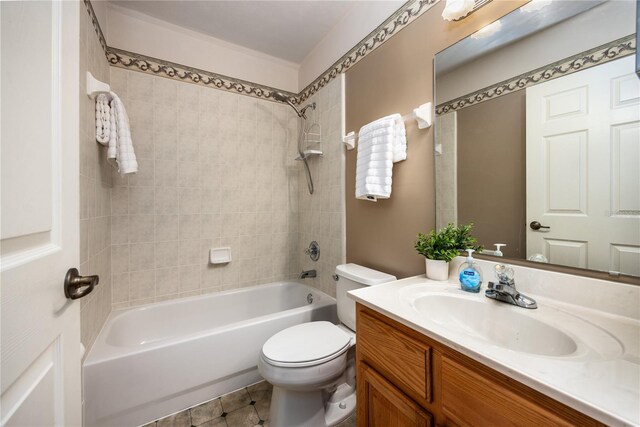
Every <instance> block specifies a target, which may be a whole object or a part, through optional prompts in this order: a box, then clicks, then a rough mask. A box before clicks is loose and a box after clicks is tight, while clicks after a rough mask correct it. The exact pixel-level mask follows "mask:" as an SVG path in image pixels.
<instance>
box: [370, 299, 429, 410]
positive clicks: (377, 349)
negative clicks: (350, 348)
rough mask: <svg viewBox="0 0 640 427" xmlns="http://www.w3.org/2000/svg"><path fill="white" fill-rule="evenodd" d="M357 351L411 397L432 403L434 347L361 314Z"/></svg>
mask: <svg viewBox="0 0 640 427" xmlns="http://www.w3.org/2000/svg"><path fill="white" fill-rule="evenodd" d="M357 329H358V342H357V348H358V351H359V352H362V355H363V356H364V359H365V360H366V361H367V363H369V364H370V365H371V366H373V367H374V368H375V369H376V370H377V371H378V372H380V373H381V374H383V375H384V376H385V377H387V378H389V379H390V380H392V382H394V383H395V384H396V385H397V386H398V387H399V388H401V389H403V390H404V391H405V392H407V393H408V394H415V395H416V396H417V397H419V398H421V399H422V400H424V401H425V402H429V403H430V402H431V382H432V379H431V347H429V346H427V345H425V344H423V343H420V342H418V341H416V340H414V339H412V338H411V337H409V336H407V335H405V334H404V333H402V332H400V331H399V330H397V329H396V328H394V327H392V326H389V325H387V324H386V323H384V322H381V321H380V320H378V319H376V318H374V317H372V316H370V315H368V314H366V313H364V312H362V311H360V312H359V313H358V323H357Z"/></svg>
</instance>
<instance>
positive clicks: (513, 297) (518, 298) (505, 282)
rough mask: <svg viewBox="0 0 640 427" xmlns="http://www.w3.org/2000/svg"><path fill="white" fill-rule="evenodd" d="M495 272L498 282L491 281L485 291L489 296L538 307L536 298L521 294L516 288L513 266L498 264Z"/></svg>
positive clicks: (516, 303) (515, 303) (507, 301)
mask: <svg viewBox="0 0 640 427" xmlns="http://www.w3.org/2000/svg"><path fill="white" fill-rule="evenodd" d="M495 272H496V277H497V278H498V283H497V284H495V283H494V282H489V285H488V287H489V289H487V290H486V291H485V293H484V295H485V296H486V297H487V298H491V299H494V300H496V301H502V302H506V303H508V304H512V305H516V306H518V307H522V308H532V309H533V308H538V304H537V303H536V301H535V300H534V299H532V298H529V297H528V296H526V295H524V294H521V293H520V292H518V290H517V289H516V282H515V280H514V279H513V276H514V272H513V268H511V267H509V266H506V265H504V264H497V265H496V266H495Z"/></svg>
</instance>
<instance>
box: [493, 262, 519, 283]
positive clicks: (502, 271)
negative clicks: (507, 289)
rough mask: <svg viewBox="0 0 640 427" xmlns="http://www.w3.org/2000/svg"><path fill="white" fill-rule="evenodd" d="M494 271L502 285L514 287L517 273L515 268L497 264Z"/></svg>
mask: <svg viewBox="0 0 640 427" xmlns="http://www.w3.org/2000/svg"><path fill="white" fill-rule="evenodd" d="M494 271H495V273H496V278H497V279H498V281H499V282H500V283H502V284H506V285H511V286H513V285H514V276H515V272H514V271H513V268H511V267H510V266H508V265H505V264H496V266H495V267H494Z"/></svg>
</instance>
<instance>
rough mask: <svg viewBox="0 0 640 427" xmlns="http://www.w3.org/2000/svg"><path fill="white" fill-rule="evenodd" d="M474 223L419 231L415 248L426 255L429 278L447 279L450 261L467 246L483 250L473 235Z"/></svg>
mask: <svg viewBox="0 0 640 427" xmlns="http://www.w3.org/2000/svg"><path fill="white" fill-rule="evenodd" d="M472 228H473V224H468V225H460V226H458V227H456V226H455V225H453V224H452V223H449V224H447V226H446V227H444V228H441V229H440V230H438V231H437V232H436V231H435V230H432V231H431V232H430V233H429V234H422V233H418V238H417V240H416V244H415V248H416V251H418V253H419V254H420V255H423V256H424V257H425V264H426V271H427V278H429V279H433V280H447V278H448V277H449V262H450V261H451V260H452V259H454V258H455V257H456V256H458V255H459V254H460V251H462V250H465V249H467V248H472V249H475V250H482V246H478V245H477V243H478V241H477V239H476V238H474V237H473V236H472V235H471V229H472Z"/></svg>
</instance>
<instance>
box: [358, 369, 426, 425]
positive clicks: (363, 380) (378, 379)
mask: <svg viewBox="0 0 640 427" xmlns="http://www.w3.org/2000/svg"><path fill="white" fill-rule="evenodd" d="M358 403H359V404H358V425H359V426H360V427H430V426H431V425H432V424H433V421H432V420H433V418H432V416H431V414H429V413H428V412H426V411H425V410H424V409H423V408H421V407H420V406H418V405H417V404H416V403H415V402H414V401H413V400H411V399H410V398H409V397H407V396H406V395H405V394H403V393H402V392H401V391H400V390H398V389H397V388H396V387H394V386H393V385H392V384H391V383H390V382H388V381H387V380H386V379H384V377H382V376H381V375H380V374H378V373H377V372H376V371H375V370H373V369H372V368H371V367H370V366H367V365H365V364H364V363H361V364H360V369H359V370H358Z"/></svg>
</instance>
